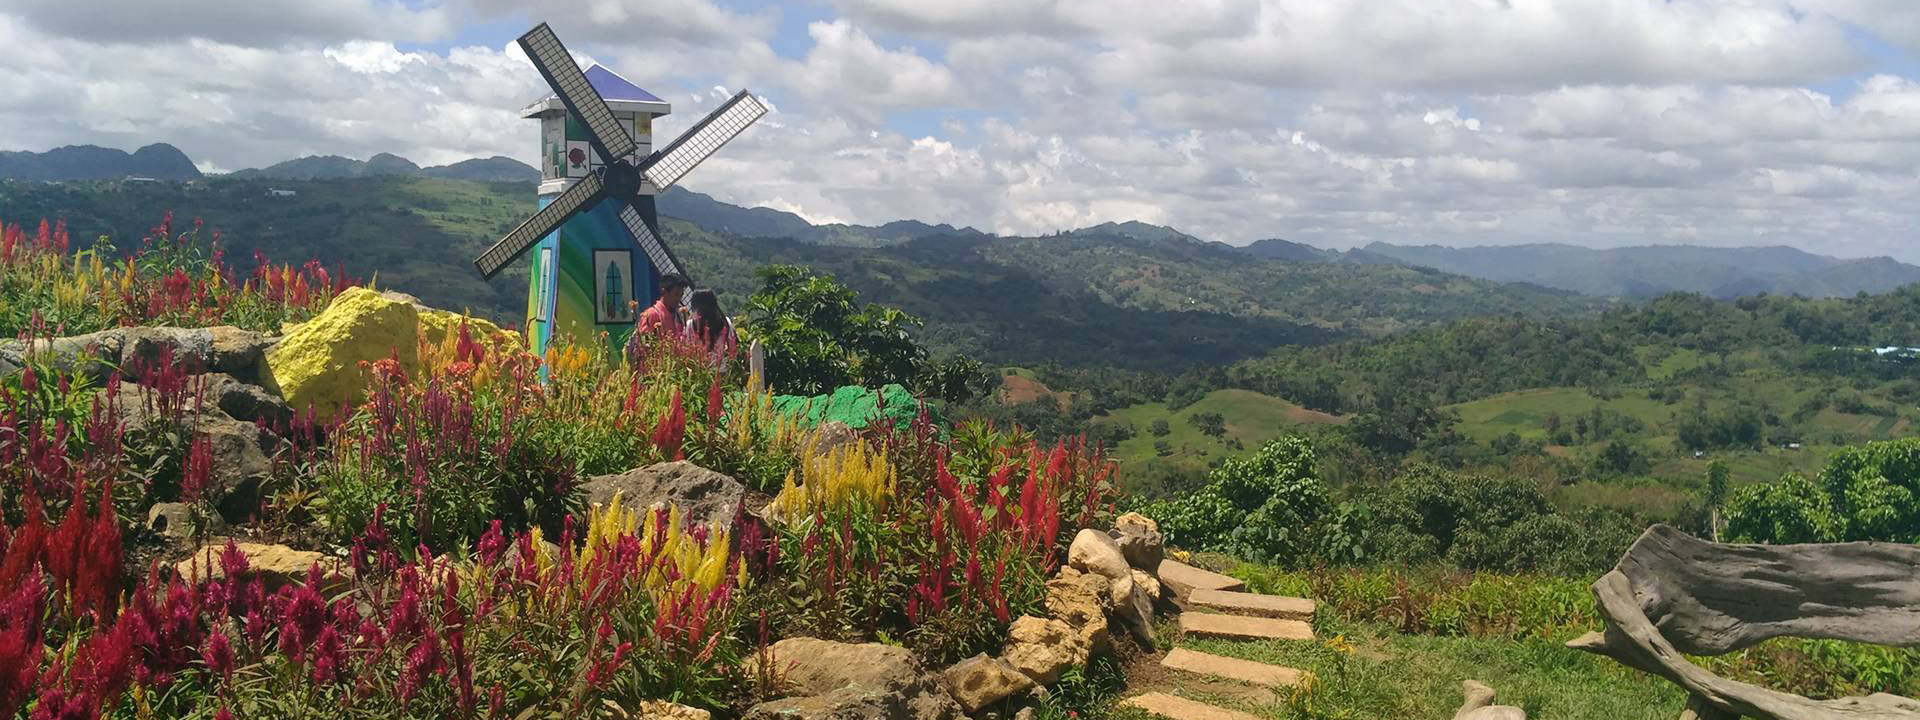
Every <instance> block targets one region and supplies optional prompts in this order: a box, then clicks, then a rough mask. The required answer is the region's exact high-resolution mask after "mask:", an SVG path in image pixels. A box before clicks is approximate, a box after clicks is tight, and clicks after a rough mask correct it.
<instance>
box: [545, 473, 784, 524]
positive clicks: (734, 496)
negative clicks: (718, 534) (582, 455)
mask: <svg viewBox="0 0 1920 720" xmlns="http://www.w3.org/2000/svg"><path fill="white" fill-rule="evenodd" d="M581 488H582V489H583V490H585V491H586V493H587V504H588V505H589V506H604V505H606V504H608V503H611V502H613V498H614V496H615V495H618V496H619V497H620V498H621V499H620V505H621V507H626V508H636V509H643V508H649V507H654V506H673V507H678V508H680V517H681V519H682V520H683V521H684V522H691V523H698V524H701V525H711V524H713V523H720V524H722V525H731V524H732V523H733V519H734V517H735V516H736V514H737V513H738V512H739V511H740V504H741V503H742V502H743V501H744V500H745V498H746V495H747V489H746V486H744V485H741V484H740V481H738V480H735V479H733V478H731V477H727V476H726V475H722V474H720V473H717V472H714V471H712V470H708V469H706V468H703V467H700V466H699V465H695V464H693V463H690V462H687V461H685V460H680V461H676V462H664V463H654V464H652V465H648V466H646V467H643V468H639V469H636V470H628V471H626V472H623V473H619V474H617V475H600V476H597V477H594V478H592V479H590V480H588V481H587V482H586V483H584V484H583V485H582V486H581Z"/></svg>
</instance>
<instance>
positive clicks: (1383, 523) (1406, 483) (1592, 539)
mask: <svg viewBox="0 0 1920 720" xmlns="http://www.w3.org/2000/svg"><path fill="white" fill-rule="evenodd" d="M1378 502H1379V508H1380V510H1379V512H1380V530H1379V538H1378V546H1379V548H1380V552H1381V553H1382V556H1383V559H1386V560H1389V561H1391V562H1395V563H1400V564H1408V565H1411V564H1420V563H1430V562H1433V561H1445V562H1447V563H1450V564H1451V565H1453V566H1455V567H1459V568H1463V569H1468V570H1488V571H1495V572H1522V571H1531V572H1563V573H1588V572H1593V571H1597V570H1600V569H1604V568H1606V567H1608V566H1610V565H1612V563H1613V561H1614V559H1616V558H1618V557H1619V555H1620V553H1621V552H1624V551H1625V550H1626V548H1627V546H1628V545H1630V544H1632V542H1633V539H1634V537H1635V536H1637V535H1638V533H1639V531H1640V529H1641V528H1642V527H1644V526H1643V525H1641V524H1640V523H1638V522H1637V521H1635V520H1634V519H1632V518H1629V517H1626V516H1624V515H1622V514H1621V513H1619V512H1617V511H1608V510H1599V509H1595V510H1587V511H1583V513H1582V514H1580V515H1577V516H1570V515H1567V514H1564V513H1561V512H1559V511H1558V510H1557V509H1555V508H1554V506H1553V504H1552V503H1550V502H1548V501H1547V498H1546V495H1545V494H1543V493H1542V492H1541V491H1540V487H1539V486H1538V485H1537V484H1535V483H1534V481H1532V480H1527V479H1520V478H1512V477H1478V476H1468V475H1462V474H1459V473H1455V472H1451V471H1447V470H1444V469H1441V468H1437V467H1433V466H1431V465H1422V466H1417V467H1415V468H1413V469H1412V470H1411V471H1409V472H1406V473H1404V474H1401V475H1400V476H1398V477H1396V478H1394V479H1393V481H1392V482H1391V483H1390V484H1389V485H1388V487H1387V488H1386V490H1385V492H1384V494H1383V496H1382V497H1381V498H1380V500H1379V501H1378Z"/></svg>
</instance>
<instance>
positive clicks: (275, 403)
mask: <svg viewBox="0 0 1920 720" xmlns="http://www.w3.org/2000/svg"><path fill="white" fill-rule="evenodd" d="M204 396H205V397H206V398H207V400H208V401H209V402H211V403H212V404H213V405H214V406H216V407H218V408H220V411H221V412H224V413H226V414H227V415H228V416H229V417H232V418H233V419H235V420H244V421H246V422H260V423H264V424H266V426H267V427H270V428H280V427H283V426H285V425H286V424H287V423H289V422H291V421H292V420H293V408H291V407H289V406H288V405H287V401H285V400H282V399H281V398H280V396H279V395H275V394H274V393H273V391H271V390H268V389H266V388H264V387H261V386H259V385H254V384H252V383H247V382H242V381H240V380H239V379H238V378H235V377H234V376H232V375H228V374H226V373H214V374H211V375H207V376H206V392H205V395H204ZM282 432H284V431H282Z"/></svg>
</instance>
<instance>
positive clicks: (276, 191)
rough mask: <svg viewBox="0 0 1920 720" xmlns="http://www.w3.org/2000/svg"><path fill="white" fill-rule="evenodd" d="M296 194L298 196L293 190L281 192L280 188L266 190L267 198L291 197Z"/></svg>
mask: <svg viewBox="0 0 1920 720" xmlns="http://www.w3.org/2000/svg"><path fill="white" fill-rule="evenodd" d="M298 194H299V193H298V192H295V191H293V190H282V189H280V188H268V189H267V197H293V196H295V195H298Z"/></svg>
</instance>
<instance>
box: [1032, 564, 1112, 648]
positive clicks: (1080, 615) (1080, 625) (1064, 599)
mask: <svg viewBox="0 0 1920 720" xmlns="http://www.w3.org/2000/svg"><path fill="white" fill-rule="evenodd" d="M1111 582H1112V581H1110V580H1108V579H1106V578H1105V577H1103V576H1100V575H1095V574H1093V573H1083V572H1080V571H1078V570H1075V569H1073V568H1071V567H1064V568H1060V574H1059V575H1057V576H1055V577H1054V578H1053V579H1051V580H1048V581H1047V596H1046V600H1045V603H1046V606H1047V615H1049V616H1051V617H1052V618H1054V619H1056V620H1059V621H1061V622H1064V623H1066V624H1067V625H1069V626H1071V627H1072V628H1073V629H1074V633H1075V634H1076V635H1078V636H1079V637H1080V638H1081V639H1082V640H1083V641H1084V642H1085V644H1086V645H1087V648H1088V649H1089V651H1091V652H1093V653H1105V652H1109V651H1111V650H1112V645H1111V644H1110V643H1111V638H1109V637H1108V634H1107V612H1108V609H1109V608H1111V607H1112V604H1113V601H1112V599H1111V597H1110V595H1109V587H1110V584H1111Z"/></svg>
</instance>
